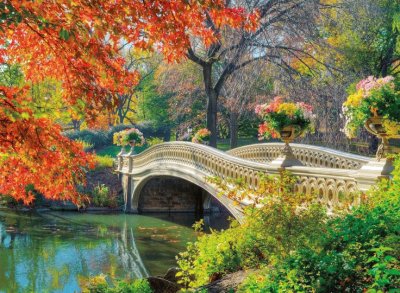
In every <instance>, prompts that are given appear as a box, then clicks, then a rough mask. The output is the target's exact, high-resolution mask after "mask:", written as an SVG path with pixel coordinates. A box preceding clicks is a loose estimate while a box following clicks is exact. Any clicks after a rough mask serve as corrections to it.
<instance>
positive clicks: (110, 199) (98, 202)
mask: <svg viewBox="0 0 400 293" xmlns="http://www.w3.org/2000/svg"><path fill="white" fill-rule="evenodd" d="M92 195H93V198H92V202H93V204H94V205H95V206H97V207H111V208H114V207H117V206H118V200H117V197H116V195H115V194H111V193H110V189H109V188H108V186H106V185H105V184H99V185H97V186H95V188H94V189H93V193H92Z"/></svg>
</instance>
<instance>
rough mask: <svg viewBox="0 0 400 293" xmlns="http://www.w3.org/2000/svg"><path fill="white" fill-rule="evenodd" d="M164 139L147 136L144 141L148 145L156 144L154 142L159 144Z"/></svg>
mask: <svg viewBox="0 0 400 293" xmlns="http://www.w3.org/2000/svg"><path fill="white" fill-rule="evenodd" d="M163 142H164V140H162V139H161V138H158V137H149V138H147V139H146V143H147V145H148V146H149V147H151V146H153V145H156V144H160V143H163Z"/></svg>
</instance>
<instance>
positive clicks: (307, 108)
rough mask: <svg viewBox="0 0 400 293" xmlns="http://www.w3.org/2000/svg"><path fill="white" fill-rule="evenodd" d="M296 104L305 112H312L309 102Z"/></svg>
mask: <svg viewBox="0 0 400 293" xmlns="http://www.w3.org/2000/svg"><path fill="white" fill-rule="evenodd" d="M297 106H298V107H299V108H302V109H303V110H305V111H307V112H312V110H313V106H311V105H310V104H306V103H304V102H299V103H297Z"/></svg>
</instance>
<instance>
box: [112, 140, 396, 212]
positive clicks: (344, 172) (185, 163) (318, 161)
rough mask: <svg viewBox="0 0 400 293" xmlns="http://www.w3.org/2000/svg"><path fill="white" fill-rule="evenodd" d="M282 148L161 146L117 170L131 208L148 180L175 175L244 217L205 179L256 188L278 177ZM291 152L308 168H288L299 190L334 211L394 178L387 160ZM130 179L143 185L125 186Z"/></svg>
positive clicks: (127, 158)
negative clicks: (265, 177) (266, 177)
mask: <svg viewBox="0 0 400 293" xmlns="http://www.w3.org/2000/svg"><path fill="white" fill-rule="evenodd" d="M282 147H283V144H282V143H268V144H256V145H249V146H245V147H240V148H237V149H233V150H231V151H229V152H227V153H225V152H222V151H219V150H216V149H214V148H210V147H208V146H204V145H200V144H193V143H189V142H169V143H162V144H158V145H155V146H153V147H151V148H149V149H148V150H146V151H144V152H142V153H141V154H139V155H122V156H119V160H122V164H120V166H121V165H122V168H119V169H118V170H117V172H118V173H121V174H123V175H124V177H123V182H124V184H123V185H124V186H127V188H128V187H130V188H132V189H133V190H130V191H129V192H128V193H124V194H126V198H129V196H128V195H129V194H132V196H133V201H132V207H131V208H132V210H137V206H135V199H134V197H135V196H134V194H135V189H136V188H137V186H138V185H139V186H140V182H142V181H144V180H146V178H148V177H149V176H156V175H157V176H172V177H174V176H175V177H180V178H182V179H185V180H189V181H191V182H192V183H195V184H197V185H199V186H201V187H202V188H203V189H205V190H207V191H208V192H209V193H210V194H211V195H213V196H214V197H216V198H217V200H219V201H220V202H221V203H222V204H224V205H225V206H226V207H227V209H228V210H229V211H230V212H232V213H233V214H234V216H236V217H237V218H240V212H238V210H240V207H239V208H238V207H234V206H233V205H231V203H230V202H229V199H227V198H224V197H218V196H217V193H218V191H217V190H216V189H215V186H211V184H210V183H209V182H207V181H206V177H210V176H219V177H221V178H228V177H230V178H243V180H244V181H245V182H246V183H247V184H249V185H250V186H251V187H252V188H256V187H257V184H258V174H259V173H265V174H278V173H279V170H280V168H278V167H277V166H274V165H272V164H270V163H269V162H271V161H272V160H274V159H276V158H277V157H278V156H279V154H280V153H281V149H282ZM292 148H293V153H294V155H295V156H296V158H297V159H298V160H300V161H301V162H302V163H303V165H304V166H293V167H288V168H287V170H289V171H290V172H291V173H292V174H293V175H295V176H297V177H298V183H297V185H296V189H297V190H301V191H303V192H305V193H307V194H315V196H317V197H318V198H319V199H320V200H321V201H324V202H325V203H326V204H327V206H328V207H329V208H330V209H333V208H334V207H335V206H336V205H338V204H341V203H343V202H344V201H347V202H348V201H349V200H350V201H351V202H354V204H357V202H358V200H359V199H358V198H357V196H356V195H357V193H358V191H359V190H360V191H363V190H366V189H368V188H369V187H370V186H371V185H372V184H374V183H375V182H376V180H377V179H378V177H382V176H386V177H387V176H389V173H384V172H382V170H383V169H382V168H384V166H386V165H385V163H384V162H379V163H374V161H373V160H371V159H370V158H367V157H361V156H356V155H352V154H347V153H343V152H338V151H335V150H331V149H327V148H322V147H315V146H307V145H301V144H293V145H292ZM377 164H378V165H377ZM381 169H382V170H381ZM154 174H156V175H154ZM125 177H129V178H132V182H133V181H134V182H137V183H138V184H136V183H135V184H133V183H132V184H126V183H125V181H124V180H126V179H125ZM124 188H125V187H124ZM139 189H140V188H139ZM139 192H140V190H139ZM244 204H245V203H244ZM247 204H248V203H247ZM126 206H128V205H126Z"/></svg>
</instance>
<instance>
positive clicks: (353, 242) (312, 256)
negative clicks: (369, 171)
mask: <svg viewBox="0 0 400 293" xmlns="http://www.w3.org/2000/svg"><path fill="white" fill-rule="evenodd" d="M399 164H400V160H397V161H396V162H395V166H396V169H395V171H394V172H393V180H392V181H391V182H389V181H383V182H381V183H380V184H379V185H378V186H377V187H376V188H373V189H372V190H371V191H370V192H369V193H368V194H367V198H366V200H365V201H364V202H363V203H362V204H361V205H360V206H359V207H357V208H355V209H354V210H353V211H352V212H351V213H349V214H346V215H342V216H340V217H336V218H333V219H330V220H329V221H328V222H327V223H326V233H325V234H324V238H323V241H322V242H320V244H319V245H318V246H317V247H314V248H313V247H306V248H302V249H296V250H295V251H293V252H292V253H291V254H290V255H289V256H288V257H286V258H285V259H283V260H282V261H281V262H279V263H276V264H275V265H274V266H272V267H267V268H264V270H262V271H260V272H259V273H257V274H254V275H253V276H250V277H249V278H247V280H246V281H245V282H244V283H243V284H242V286H241V289H240V292H366V291H367V292H398V289H399V288H400V261H399V259H400V197H399V195H400V189H399V188H400V165H399ZM309 238H310V239H312V237H311V236H310V237H309Z"/></svg>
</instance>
